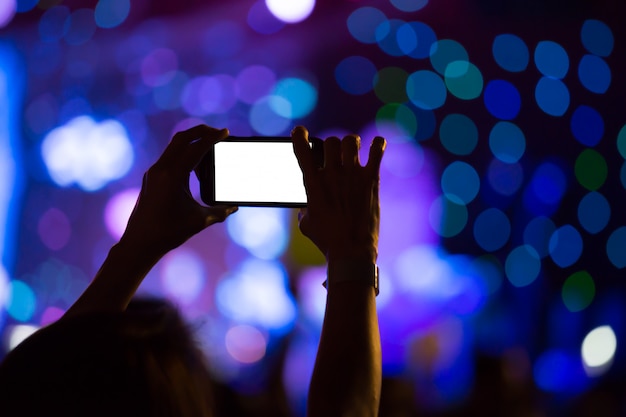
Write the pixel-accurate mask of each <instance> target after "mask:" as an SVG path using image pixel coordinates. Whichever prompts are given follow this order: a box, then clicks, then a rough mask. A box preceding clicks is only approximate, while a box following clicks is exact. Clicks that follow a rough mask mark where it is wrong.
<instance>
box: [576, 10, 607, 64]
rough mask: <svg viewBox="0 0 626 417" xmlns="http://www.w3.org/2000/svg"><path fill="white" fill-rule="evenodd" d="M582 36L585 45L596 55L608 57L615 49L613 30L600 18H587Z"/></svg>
mask: <svg viewBox="0 0 626 417" xmlns="http://www.w3.org/2000/svg"><path fill="white" fill-rule="evenodd" d="M580 37H581V40H582V42H583V45H584V47H585V48H587V50H588V51H589V52H591V53H592V54H594V55H598V56H603V57H607V56H609V55H610V54H611V52H612V51H613V45H614V41H615V40H614V38H613V32H612V31H611V28H610V27H609V26H608V25H607V24H606V23H604V22H601V21H600V20H596V19H588V20H585V23H583V27H582V30H581V31H580Z"/></svg>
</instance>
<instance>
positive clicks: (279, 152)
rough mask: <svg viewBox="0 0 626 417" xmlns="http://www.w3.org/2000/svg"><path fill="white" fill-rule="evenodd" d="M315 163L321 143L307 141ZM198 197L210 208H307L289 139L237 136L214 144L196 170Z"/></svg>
mask: <svg viewBox="0 0 626 417" xmlns="http://www.w3.org/2000/svg"><path fill="white" fill-rule="evenodd" d="M309 143H310V144H311V148H312V149H313V155H314V159H315V163H316V164H318V165H319V166H320V167H321V166H322V164H323V159H324V153H323V142H322V140H321V139H319V138H311V137H310V138H309ZM197 172H198V177H199V180H200V197H201V198H202V201H203V202H204V203H206V204H208V205H210V206H214V205H221V204H226V205H235V206H258V207H306V203H307V201H306V191H305V189H304V180H303V177H302V171H301V170H300V166H299V165H298V160H297V159H296V155H295V154H294V152H293V145H292V142H291V138H290V137H261V136H251V137H236V136H229V137H228V138H226V139H224V140H221V141H219V142H217V143H215V144H214V145H213V146H212V147H211V149H210V150H209V152H208V153H207V154H206V156H205V157H204V158H203V160H202V161H201V162H200V164H199V166H198V168H197Z"/></svg>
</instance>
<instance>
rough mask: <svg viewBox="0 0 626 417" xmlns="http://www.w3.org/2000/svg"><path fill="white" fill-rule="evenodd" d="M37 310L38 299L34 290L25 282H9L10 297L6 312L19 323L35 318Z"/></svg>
mask: <svg viewBox="0 0 626 417" xmlns="http://www.w3.org/2000/svg"><path fill="white" fill-rule="evenodd" d="M36 308H37V297H36V295H35V292H34V291H33V289H32V288H31V287H30V286H29V285H28V284H27V283H25V282H24V281H20V280H16V279H14V280H12V281H10V282H9V297H8V299H7V303H6V311H7V312H8V313H9V315H10V316H11V317H13V318H14V319H15V320H17V321H21V322H27V321H29V320H30V319H32V318H33V315H34V314H35V310H36Z"/></svg>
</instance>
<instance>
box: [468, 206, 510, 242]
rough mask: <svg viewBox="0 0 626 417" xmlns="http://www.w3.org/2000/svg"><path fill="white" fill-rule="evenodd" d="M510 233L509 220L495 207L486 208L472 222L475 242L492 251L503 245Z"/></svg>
mask: <svg viewBox="0 0 626 417" xmlns="http://www.w3.org/2000/svg"><path fill="white" fill-rule="evenodd" d="M510 235H511V222H510V221H509V218H508V217H507V215H506V214H505V213H504V212H503V211H502V210H499V209H497V208H493V207H492V208H488V209H487V210H485V211H483V212H482V213H480V214H479V215H478V217H477V218H476V221H475V222H474V238H475V239H476V243H478V245H479V246H480V247H481V248H483V249H484V250H486V251H487V252H493V251H495V250H498V249H500V248H502V246H504V244H505V243H506V242H507V241H508V240H509V237H510Z"/></svg>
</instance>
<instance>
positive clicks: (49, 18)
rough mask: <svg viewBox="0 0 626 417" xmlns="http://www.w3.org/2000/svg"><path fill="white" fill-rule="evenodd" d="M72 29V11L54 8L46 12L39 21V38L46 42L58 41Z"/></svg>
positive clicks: (59, 7)
mask: <svg viewBox="0 0 626 417" xmlns="http://www.w3.org/2000/svg"><path fill="white" fill-rule="evenodd" d="M69 29H70V9H69V8H67V7H66V6H54V7H51V8H49V9H48V10H46V11H45V12H44V14H43V15H42V16H41V18H40V19H39V36H40V37H41V40H42V41H44V42H54V41H58V40H60V39H61V38H63V37H64V36H65V34H66V33H67V32H68V30H69Z"/></svg>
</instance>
